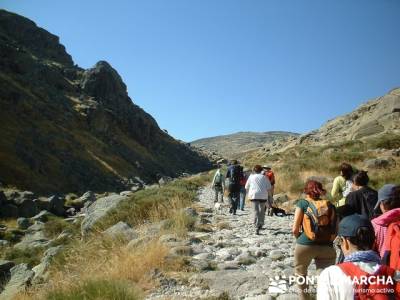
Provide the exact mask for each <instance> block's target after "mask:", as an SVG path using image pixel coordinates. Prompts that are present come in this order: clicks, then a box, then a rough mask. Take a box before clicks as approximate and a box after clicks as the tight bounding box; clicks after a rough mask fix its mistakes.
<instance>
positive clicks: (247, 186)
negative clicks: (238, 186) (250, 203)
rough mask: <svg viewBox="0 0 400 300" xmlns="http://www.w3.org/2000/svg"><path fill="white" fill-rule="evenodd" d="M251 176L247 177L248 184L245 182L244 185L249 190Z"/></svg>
mask: <svg viewBox="0 0 400 300" xmlns="http://www.w3.org/2000/svg"><path fill="white" fill-rule="evenodd" d="M250 176H251V175H250ZM250 176H249V178H247V181H246V184H245V186H244V188H245V189H246V191H248V190H249V188H250V178H251V177H250Z"/></svg>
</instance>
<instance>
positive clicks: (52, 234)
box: [43, 217, 79, 239]
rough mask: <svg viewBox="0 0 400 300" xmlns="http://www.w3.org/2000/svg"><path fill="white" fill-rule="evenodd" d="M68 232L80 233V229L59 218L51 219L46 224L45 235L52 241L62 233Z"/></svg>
mask: <svg viewBox="0 0 400 300" xmlns="http://www.w3.org/2000/svg"><path fill="white" fill-rule="evenodd" d="M64 231H68V232H70V233H79V227H78V226H76V225H74V224H71V223H68V222H66V221H65V220H64V219H62V218H59V217H49V220H48V221H47V222H46V223H44V230H43V232H44V234H45V236H46V237H48V238H50V239H54V238H56V237H57V236H58V235H59V234H60V233H62V232H64Z"/></svg>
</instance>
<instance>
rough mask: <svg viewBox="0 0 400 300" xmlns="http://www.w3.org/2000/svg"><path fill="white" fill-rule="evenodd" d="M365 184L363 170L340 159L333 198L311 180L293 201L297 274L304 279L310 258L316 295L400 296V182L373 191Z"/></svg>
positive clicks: (303, 294)
mask: <svg viewBox="0 0 400 300" xmlns="http://www.w3.org/2000/svg"><path fill="white" fill-rule="evenodd" d="M368 183H369V176H368V173H367V172H366V171H362V170H361V171H357V172H355V171H354V170H353V168H352V166H351V165H349V164H347V163H343V164H342V165H341V166H340V175H339V176H338V177H336V178H335V180H334V183H333V187H332V191H331V196H332V199H333V201H332V202H331V201H328V200H325V199H326V198H325V197H326V191H325V190H324V188H323V186H322V184H321V183H320V182H318V181H315V180H310V181H308V182H307V183H306V186H305V188H304V195H305V198H304V199H301V200H299V201H298V202H297V204H296V211H295V216H294V222H293V228H292V232H293V235H294V236H295V237H296V239H297V240H296V246H295V250H294V265H295V266H294V268H295V274H296V276H299V277H301V278H305V279H306V278H307V269H308V267H309V265H310V263H311V261H312V260H313V259H314V262H315V265H316V269H317V272H318V273H320V275H319V277H318V286H317V299H400V284H399V283H398V282H400V259H399V254H400V186H397V185H394V184H386V185H384V186H383V187H382V188H381V189H380V190H379V191H375V190H374V189H372V188H371V187H369V186H368ZM334 245H336V247H337V250H338V251H336V249H335V248H334ZM337 253H339V255H337ZM335 263H336V264H335ZM301 282H302V284H300V286H299V288H300V295H301V299H307V298H308V296H309V294H310V291H309V290H308V287H307V280H302V281H301Z"/></svg>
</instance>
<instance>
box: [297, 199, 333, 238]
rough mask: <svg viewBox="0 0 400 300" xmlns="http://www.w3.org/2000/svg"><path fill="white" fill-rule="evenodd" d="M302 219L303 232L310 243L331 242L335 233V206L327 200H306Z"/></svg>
mask: <svg viewBox="0 0 400 300" xmlns="http://www.w3.org/2000/svg"><path fill="white" fill-rule="evenodd" d="M307 202H308V208H307V210H306V212H305V213H304V217H303V224H302V226H303V231H304V233H305V235H306V236H307V237H308V238H309V239H310V240H312V241H316V242H332V241H333V240H334V239H335V238H336V233H337V216H336V210H335V206H334V205H333V204H332V203H330V202H329V201H328V200H307Z"/></svg>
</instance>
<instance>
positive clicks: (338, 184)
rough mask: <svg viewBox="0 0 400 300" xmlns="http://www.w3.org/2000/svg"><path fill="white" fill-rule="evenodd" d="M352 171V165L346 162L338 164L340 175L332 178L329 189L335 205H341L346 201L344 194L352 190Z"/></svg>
mask: <svg viewBox="0 0 400 300" xmlns="http://www.w3.org/2000/svg"><path fill="white" fill-rule="evenodd" d="M353 173H354V171H353V167H352V166H351V165H349V164H348V163H342V164H341V165H340V175H339V176H337V177H336V178H335V179H334V180H333V186H332V191H331V196H332V199H333V200H334V202H335V204H336V206H343V205H344V204H345V201H346V196H347V195H348V194H350V192H351V191H352V185H353V181H352V176H353Z"/></svg>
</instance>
